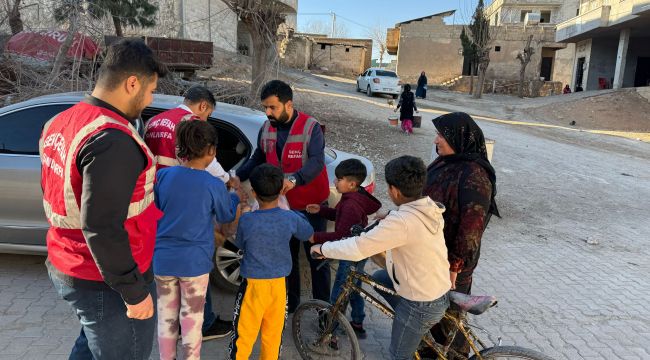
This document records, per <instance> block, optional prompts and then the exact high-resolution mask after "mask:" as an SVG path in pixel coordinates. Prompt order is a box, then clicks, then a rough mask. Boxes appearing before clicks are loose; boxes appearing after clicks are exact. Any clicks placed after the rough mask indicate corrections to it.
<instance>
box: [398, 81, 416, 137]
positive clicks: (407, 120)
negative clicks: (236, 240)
mask: <svg viewBox="0 0 650 360" xmlns="http://www.w3.org/2000/svg"><path fill="white" fill-rule="evenodd" d="M398 109H400V110H399V120H400V121H401V122H402V131H404V133H406V134H407V135H412V134H413V111H416V112H417V111H418V107H417V105H415V97H414V96H413V93H412V92H411V85H409V84H406V85H404V91H403V92H402V95H400V97H399V103H398V104H397V107H396V108H395V111H396V112H397V110H398Z"/></svg>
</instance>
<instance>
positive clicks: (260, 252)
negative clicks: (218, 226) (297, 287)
mask: <svg viewBox="0 0 650 360" xmlns="http://www.w3.org/2000/svg"><path fill="white" fill-rule="evenodd" d="M250 182H251V187H252V188H253V195H254V196H255V198H256V199H257V201H258V203H259V205H260V206H259V210H256V211H253V212H250V213H246V214H244V215H242V216H241V218H240V219H239V226H238V228H237V238H236V240H235V245H237V247H238V248H239V249H240V250H241V251H242V252H243V258H242V260H241V275H242V277H243V278H244V280H243V281H242V284H241V286H240V287H239V292H238V293H237V297H236V298H235V299H236V300H235V314H234V320H233V322H234V328H235V331H234V333H233V335H232V340H231V343H230V348H229V353H230V359H233V360H239V359H248V358H249V357H250V354H251V352H252V350H253V345H254V344H255V341H256V340H257V335H258V333H259V332H260V330H261V331H262V348H261V354H260V359H262V360H271V359H274V360H275V359H278V358H279V356H280V348H281V346H282V331H283V330H284V322H285V320H286V314H287V312H286V306H287V290H286V282H285V277H287V276H288V275H289V273H290V272H291V251H290V250H289V240H291V237H295V238H297V239H300V240H302V241H308V240H309V239H310V238H311V237H312V236H313V233H314V230H313V229H312V227H311V225H310V224H309V222H308V221H307V219H306V218H304V217H303V216H302V215H301V214H299V213H296V212H293V211H289V210H283V209H280V208H279V207H278V196H279V195H280V191H281V190H282V185H283V182H284V175H283V173H282V170H280V169H279V168H277V167H275V166H273V165H269V164H263V165H260V166H258V167H257V168H255V169H254V170H253V172H252V173H251V176H250Z"/></svg>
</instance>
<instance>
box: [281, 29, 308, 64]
mask: <svg viewBox="0 0 650 360" xmlns="http://www.w3.org/2000/svg"><path fill="white" fill-rule="evenodd" d="M311 46H312V41H311V40H310V39H308V38H306V37H293V38H292V39H291V40H289V43H288V44H287V49H286V50H285V53H284V58H282V64H283V65H284V66H287V67H290V68H294V69H302V70H306V69H309V63H310V60H311Z"/></svg>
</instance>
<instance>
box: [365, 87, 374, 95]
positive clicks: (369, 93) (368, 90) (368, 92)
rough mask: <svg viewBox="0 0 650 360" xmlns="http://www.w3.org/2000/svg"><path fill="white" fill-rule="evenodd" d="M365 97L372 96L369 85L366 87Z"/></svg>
mask: <svg viewBox="0 0 650 360" xmlns="http://www.w3.org/2000/svg"><path fill="white" fill-rule="evenodd" d="M366 95H368V97H372V95H373V94H372V90H371V89H370V85H368V89H367V90H366Z"/></svg>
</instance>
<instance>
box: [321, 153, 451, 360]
mask: <svg viewBox="0 0 650 360" xmlns="http://www.w3.org/2000/svg"><path fill="white" fill-rule="evenodd" d="M385 173H386V183H387V184H388V195H389V196H390V198H391V200H392V201H393V203H395V205H397V206H399V208H398V209H397V211H391V212H390V213H389V214H388V216H386V218H384V219H383V220H381V222H380V223H379V225H378V226H376V227H375V228H374V229H372V230H370V231H368V232H367V233H364V234H362V235H360V236H358V237H351V238H348V239H344V240H340V241H332V242H327V243H325V244H322V245H314V246H312V248H311V251H312V253H316V254H319V255H322V256H324V257H327V258H331V259H344V260H351V261H358V260H361V259H365V258H367V257H369V256H372V255H375V254H379V253H381V252H383V251H386V269H385V270H379V271H377V272H375V274H374V275H373V278H374V279H375V280H376V281H377V282H379V283H381V284H383V285H384V286H386V287H388V288H391V289H395V291H396V292H397V295H396V296H395V295H389V294H385V293H383V294H382V296H384V298H385V299H386V301H388V303H389V304H390V305H391V307H392V308H393V310H395V318H394V320H393V326H392V330H391V341H390V347H389V352H390V357H391V359H393V360H406V359H412V358H413V354H414V353H415V351H416V350H417V347H418V344H419V343H420V340H421V339H422V336H424V334H425V333H426V332H427V331H429V329H430V328H431V326H432V325H434V324H436V323H437V322H438V321H440V319H441V318H442V316H443V315H444V313H445V311H446V310H447V307H448V306H449V299H448V295H447V293H448V292H449V289H450V288H451V281H450V280H449V262H448V261H447V247H446V246H445V239H444V235H443V227H444V220H443V218H442V213H443V212H444V211H445V208H444V206H442V205H440V204H438V203H436V202H434V201H433V200H431V199H430V198H429V197H422V195H421V194H422V189H423V188H424V183H425V179H426V168H425V167H424V162H423V161H422V160H421V159H419V158H416V157H413V156H408V155H407V156H402V157H399V158H397V159H393V160H391V161H390V162H389V163H388V164H386V168H385Z"/></svg>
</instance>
